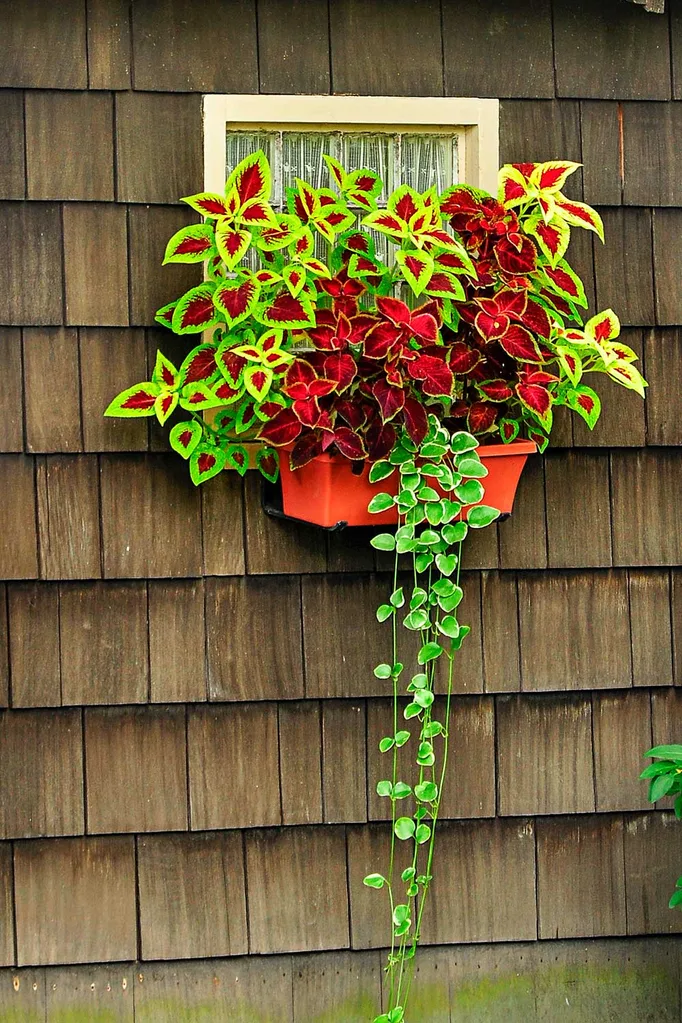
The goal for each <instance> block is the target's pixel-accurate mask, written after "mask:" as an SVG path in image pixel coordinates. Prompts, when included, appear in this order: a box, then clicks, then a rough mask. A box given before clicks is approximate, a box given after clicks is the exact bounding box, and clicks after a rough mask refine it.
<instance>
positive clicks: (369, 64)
mask: <svg viewBox="0 0 682 1023" xmlns="http://www.w3.org/2000/svg"><path fill="white" fill-rule="evenodd" d="M440 7H441V5H440V3H438V2H437V0H403V2H402V3H401V5H400V9H399V12H398V11H397V10H396V8H395V5H394V4H392V3H391V2H390V0H378V2H376V3H372V4H366V3H363V0H334V2H333V3H332V4H330V7H329V14H330V28H331V80H332V91H333V92H335V93H355V94H359V95H364V96H441V95H442V94H443V59H442V50H443V43H442V35H441V10H440ZM377 39H381V46H382V51H383V59H382V60H379V61H378V60H377V59H376V41H377ZM470 94H472V93H467V95H470Z"/></svg>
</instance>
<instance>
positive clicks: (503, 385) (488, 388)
mask: <svg viewBox="0 0 682 1023" xmlns="http://www.w3.org/2000/svg"><path fill="white" fill-rule="evenodd" d="M476 386H477V388H478V390H479V391H480V392H481V394H482V395H483V397H484V398H487V400H488V401H494V402H499V401H509V399H510V398H513V397H514V390H513V388H511V387H510V386H509V383H508V382H507V381H506V380H484V381H483V383H482V384H477V385H476Z"/></svg>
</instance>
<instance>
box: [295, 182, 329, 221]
mask: <svg viewBox="0 0 682 1023" xmlns="http://www.w3.org/2000/svg"><path fill="white" fill-rule="evenodd" d="M292 199H293V208H292V204H291V200H292ZM287 201H288V203H289V209H290V212H291V213H295V214H297V216H299V217H300V218H301V220H302V221H303V222H304V223H306V224H307V223H308V221H309V220H312V219H313V218H314V217H316V216H319V213H320V208H321V207H320V197H319V195H318V194H317V190H316V189H315V188H313V186H312V185H309V184H308V182H307V181H303V180H302V179H301V178H296V187H295V189H287Z"/></svg>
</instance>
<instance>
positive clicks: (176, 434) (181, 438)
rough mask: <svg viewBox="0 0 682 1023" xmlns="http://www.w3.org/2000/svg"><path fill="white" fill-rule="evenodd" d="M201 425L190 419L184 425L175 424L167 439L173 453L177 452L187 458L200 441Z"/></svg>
mask: <svg viewBox="0 0 682 1023" xmlns="http://www.w3.org/2000/svg"><path fill="white" fill-rule="evenodd" d="M201 434H202V429H201V423H198V422H197V421H196V420H195V419H190V420H188V421H187V422H185V423H176V424H175V426H174V427H173V429H172V430H171V432H170V434H169V436H168V439H169V441H170V446H171V447H172V448H173V451H177V453H178V454H179V455H182V457H183V458H185V459H186V458H189V456H190V455H191V454H192V452H193V451H194V449H195V448H196V446H197V444H198V443H199V441H200V440H201Z"/></svg>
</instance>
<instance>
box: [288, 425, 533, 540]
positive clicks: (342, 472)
mask: <svg viewBox="0 0 682 1023" xmlns="http://www.w3.org/2000/svg"><path fill="white" fill-rule="evenodd" d="M536 450H537V446H536V444H535V443H534V441H532V440H515V441H512V442H511V443H510V444H489V445H487V446H485V447H481V448H479V455H480V458H481V461H482V462H483V464H484V465H485V467H486V468H487V470H488V476H487V477H486V480H485V498H484V500H485V502H486V504H490V505H492V506H493V507H494V508H497V509H498V510H499V511H500V513H501V514H502V515H509V514H510V512H511V510H512V507H513V505H514V496H515V494H516V488H517V486H518V482H519V479H520V478H521V473H522V472H523V467H524V465H525V464H526V459H527V458H528V456H529V455H532V454H534V453H535V451H536ZM280 476H281V480H282V508H283V512H284V515H285V516H287V518H292V519H299V520H300V521H302V522H310V523H313V524H314V525H316V526H323V527H324V528H326V529H330V528H332V527H334V526H337V527H338V526H340V525H341V524H343V525H346V526H386V525H394V524H395V523H397V521H398V511H397V508H395V507H393V508H389V509H388V511H385V512H378V513H376V514H371V513H370V512H369V511H368V510H367V508H368V505H369V503H370V501H371V500H372V498H373V497H374V496H375V495H376V494H378V493H381V492H388V493H391V494H392V495H393V494H395V493H396V492H397V486H398V480H397V478H396V477H392V478H391V480H390V482H388V481H384V482H381V483H370V481H369V466H368V465H366V464H365V465H364V467H363V469H362V472H361V473H357V472H354V471H353V466H352V463H351V462H349V461H348V459H347V458H343V457H341V456H340V455H327V454H324V455H318V457H317V458H314V459H313V460H312V461H311V462H308V463H307V464H306V465H304V466H302V467H301V468H300V469H292V468H291V467H290V465H289V457H288V452H285V453H284V455H283V457H282V459H281V461H280ZM436 489H437V490H439V489H440V488H438V487H437V488H436ZM441 493H442V491H441ZM476 503H479V504H480V503H481V502H476Z"/></svg>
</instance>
